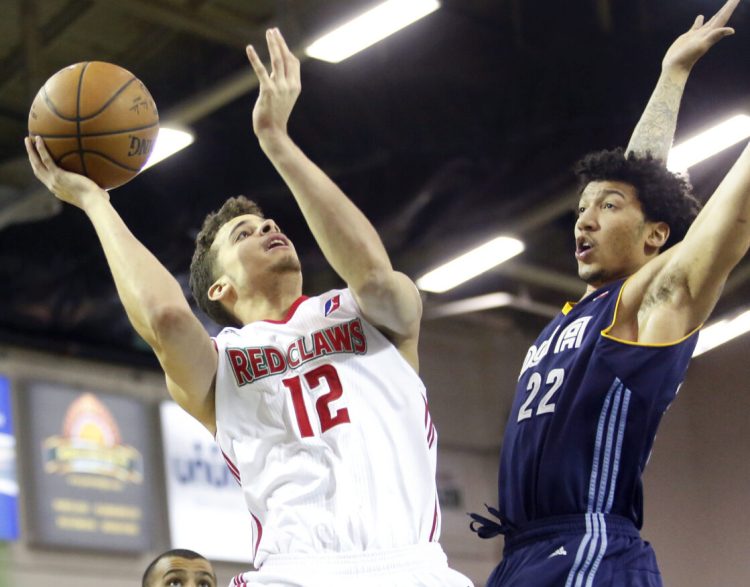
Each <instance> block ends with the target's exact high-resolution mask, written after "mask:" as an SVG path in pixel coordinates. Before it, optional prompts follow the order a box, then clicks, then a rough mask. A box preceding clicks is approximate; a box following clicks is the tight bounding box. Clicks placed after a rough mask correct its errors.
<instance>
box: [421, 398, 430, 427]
mask: <svg viewBox="0 0 750 587" xmlns="http://www.w3.org/2000/svg"><path fill="white" fill-rule="evenodd" d="M422 401H423V402H424V427H425V428H427V422H428V421H429V419H430V406H429V405H428V404H427V398H426V397H425V396H422Z"/></svg>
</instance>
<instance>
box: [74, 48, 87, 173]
mask: <svg viewBox="0 0 750 587" xmlns="http://www.w3.org/2000/svg"><path fill="white" fill-rule="evenodd" d="M89 63H90V62H89V61H87V62H86V63H84V64H83V67H81V75H80V76H79V77H78V94H77V95H76V132H77V133H78V156H79V157H80V158H81V169H83V174H84V175H88V170H87V169H86V160H85V159H84V157H83V141H82V140H81V91H82V88H83V74H84V73H85V72H86V69H87V68H88V66H89Z"/></svg>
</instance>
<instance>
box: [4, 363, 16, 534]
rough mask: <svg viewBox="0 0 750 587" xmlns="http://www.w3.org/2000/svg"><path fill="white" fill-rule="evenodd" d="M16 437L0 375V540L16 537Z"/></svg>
mask: <svg viewBox="0 0 750 587" xmlns="http://www.w3.org/2000/svg"><path fill="white" fill-rule="evenodd" d="M16 475H17V474H16V437H15V436H14V435H13V412H12V411H11V405H10V382H9V381H8V378H7V377H3V376H2V375H0V540H15V539H17V538H18V477H17V476H16Z"/></svg>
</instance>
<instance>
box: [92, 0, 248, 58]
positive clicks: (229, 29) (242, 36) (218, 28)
mask: <svg viewBox="0 0 750 587" xmlns="http://www.w3.org/2000/svg"><path fill="white" fill-rule="evenodd" d="M96 2H97V3H98V4H106V5H107V6H110V7H112V8H113V9H115V10H118V11H120V12H122V13H125V14H127V15H128V16H130V17H132V18H136V19H139V20H144V21H146V22H149V23H152V24H158V25H161V26H163V27H165V28H169V29H177V30H180V31H182V32H186V33H190V34H192V35H195V36H198V37H201V38H203V39H207V40H209V41H213V42H214V43H218V44H220V45H227V46H229V47H239V48H243V49H244V47H245V45H247V40H248V38H249V35H250V33H251V31H252V30H253V29H255V28H258V23H252V22H243V21H241V20H239V19H237V18H233V19H229V18H221V17H218V16H216V15H215V14H214V15H211V16H208V15H204V14H200V13H198V12H197V11H195V10H191V11H186V10H185V8H180V7H177V6H165V5H164V3H161V4H160V3H158V2H153V1H151V0H128V1H127V2H123V1H122V0H96Z"/></svg>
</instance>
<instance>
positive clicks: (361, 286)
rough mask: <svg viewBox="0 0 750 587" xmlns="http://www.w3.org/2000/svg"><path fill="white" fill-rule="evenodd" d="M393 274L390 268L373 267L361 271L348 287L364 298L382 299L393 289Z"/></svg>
mask: <svg viewBox="0 0 750 587" xmlns="http://www.w3.org/2000/svg"><path fill="white" fill-rule="evenodd" d="M393 278H394V272H393V269H392V268H390V267H387V268H385V267H374V268H370V269H368V270H366V271H363V272H362V274H361V275H359V276H358V279H357V280H356V281H354V282H353V283H350V284H349V286H350V287H351V288H352V289H353V290H355V291H356V292H358V293H359V294H360V295H362V296H364V297H383V296H385V295H387V293H388V292H389V291H391V290H392V289H393Z"/></svg>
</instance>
